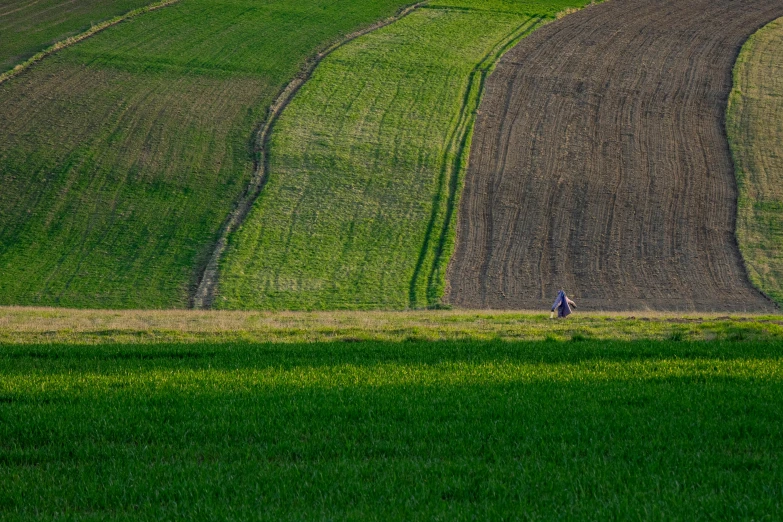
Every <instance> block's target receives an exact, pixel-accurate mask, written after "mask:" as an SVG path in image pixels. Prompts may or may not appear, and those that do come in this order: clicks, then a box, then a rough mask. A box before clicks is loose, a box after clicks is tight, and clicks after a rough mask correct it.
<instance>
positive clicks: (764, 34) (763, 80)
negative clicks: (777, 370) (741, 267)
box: [726, 19, 783, 304]
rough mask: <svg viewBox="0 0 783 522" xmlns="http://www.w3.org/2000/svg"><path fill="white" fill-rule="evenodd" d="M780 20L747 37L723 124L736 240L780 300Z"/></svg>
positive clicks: (758, 280)
mask: <svg viewBox="0 0 783 522" xmlns="http://www.w3.org/2000/svg"><path fill="white" fill-rule="evenodd" d="M781 71H783V19H778V20H777V21H775V22H772V23H771V24H769V25H767V26H766V27H764V28H763V29H761V30H760V31H758V32H757V33H756V34H754V35H753V36H751V37H750V39H748V41H747V42H746V43H745V45H744V46H743V48H742V51H741V52H740V55H739V58H738V59H737V64H736V66H735V69H734V88H733V90H732V93H731V97H730V99H729V109H728V112H727V116H726V128H727V131H728V134H729V141H730V143H731V149H732V153H733V155H734V162H735V165H736V172H737V184H738V187H739V198H738V210H737V240H738V242H739V246H740V250H741V251H742V256H743V258H744V260H745V266H746V267H747V269H748V274H749V276H750V279H751V281H752V282H753V284H754V285H756V287H758V288H759V289H761V290H762V291H764V292H765V293H766V294H767V295H769V296H770V297H771V298H772V299H774V300H775V301H777V302H778V303H779V304H783V75H781Z"/></svg>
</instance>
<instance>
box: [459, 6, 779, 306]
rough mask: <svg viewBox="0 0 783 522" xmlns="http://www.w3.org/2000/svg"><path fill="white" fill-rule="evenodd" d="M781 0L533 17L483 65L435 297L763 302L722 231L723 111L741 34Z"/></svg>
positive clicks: (483, 302) (730, 207) (730, 237)
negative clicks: (540, 24) (454, 224)
mask: <svg viewBox="0 0 783 522" xmlns="http://www.w3.org/2000/svg"><path fill="white" fill-rule="evenodd" d="M782 15H783V0H749V1H744V2H736V1H730V0H687V1H684V0H652V1H650V0H611V1H610V2H607V3H604V4H601V5H597V6H594V7H590V8H588V9H585V10H583V11H581V12H578V13H575V14H572V15H570V16H567V17H565V18H563V19H561V20H559V21H557V22H555V23H552V24H550V25H549V26H547V27H544V28H542V29H540V30H539V31H536V32H535V33H534V34H533V35H531V36H530V37H528V38H526V39H524V40H523V41H522V42H521V43H520V44H519V45H517V46H516V47H515V48H514V49H512V50H511V51H510V52H509V53H507V54H506V55H505V56H504V58H503V59H502V60H501V61H500V63H499V64H498V67H497V69H496V70H495V72H494V74H493V75H492V76H491V77H490V78H489V79H488V82H487V88H486V91H485V96H484V99H483V101H482V104H481V107H480V113H479V115H478V117H477V122H476V127H475V132H474V137H473V144H472V146H471V158H470V164H469V167H468V173H467V175H466V181H465V190H464V193H463V196H462V200H461V203H460V204H461V208H460V216H459V223H458V231H457V234H458V236H457V248H456V251H455V255H454V257H453V258H452V262H451V265H450V267H449V286H450V288H449V290H448V296H447V299H448V301H449V302H451V303H452V304H454V305H458V306H462V307H471V308H476V307H484V308H544V307H548V306H550V305H551V301H552V299H553V298H554V296H555V294H556V291H557V290H558V289H559V288H564V289H565V290H566V291H567V292H569V293H570V295H571V296H572V297H573V298H574V299H575V300H576V302H577V303H578V304H579V305H582V306H581V307H582V308H586V309H603V310H640V309H650V310H698V311H710V310H712V311H719V310H735V311H737V310H745V311H763V310H772V309H773V307H774V305H773V303H772V302H771V301H770V300H768V299H767V298H765V297H764V296H763V295H761V294H760V293H759V292H757V291H756V290H755V289H754V288H753V287H752V286H751V284H750V283H749V281H748V277H747V274H746V271H745V268H744V266H743V263H742V259H741V257H740V253H739V250H738V248H737V242H736V239H735V236H734V229H735V220H736V209H737V189H736V182H735V178H734V168H733V164H732V160H731V156H730V153H729V148H728V144H727V140H726V133H725V127H724V115H725V109H726V102H727V98H728V94H729V91H730V89H731V87H732V66H733V64H734V61H735V59H736V57H737V53H738V52H739V50H740V48H741V46H742V44H743V42H745V40H746V39H747V38H748V37H749V36H750V35H751V34H753V33H754V32H755V31H756V30H757V29H759V28H760V27H761V26H763V25H764V24H766V23H768V22H769V21H771V20H773V19H775V18H777V17H780V16H782Z"/></svg>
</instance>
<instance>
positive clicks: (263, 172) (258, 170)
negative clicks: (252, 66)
mask: <svg viewBox="0 0 783 522" xmlns="http://www.w3.org/2000/svg"><path fill="white" fill-rule="evenodd" d="M423 4H424V2H418V3H415V4H412V5H409V6H408V7H405V8H403V9H401V10H400V11H398V12H397V13H396V14H395V15H394V16H391V17H389V18H386V19H384V20H380V21H378V22H376V23H374V24H372V25H370V26H368V27H365V28H364V29H360V30H358V31H354V32H353V33H350V34H348V35H346V36H345V37H343V38H342V39H340V41H338V42H336V43H334V44H332V45H331V46H329V47H327V48H326V49H324V50H323V51H321V52H319V53H317V54H316V55H315V56H314V57H313V58H312V59H311V60H310V61H309V62H308V63H307V65H306V66H305V67H304V69H303V70H302V72H301V73H300V74H299V75H298V76H297V77H296V78H294V79H293V80H291V82H289V83H288V85H286V86H285V88H283V90H282V91H280V94H278V95H277V97H276V98H275V100H274V101H273V102H272V105H270V106H269V109H268V110H267V117H266V120H265V121H264V123H263V124H262V125H261V126H260V127H259V128H258V130H257V131H255V133H254V134H255V136H256V139H255V140H254V141H255V144H256V150H255V157H256V160H255V165H254V166H253V175H252V177H251V179H250V183H248V186H247V188H246V189H245V192H244V194H243V195H242V197H241V198H240V200H239V201H238V202H237V204H236V206H235V207H234V210H233V211H232V212H231V213H230V214H229V215H228V217H227V218H226V220H225V222H224V223H223V226H222V227H221V229H220V235H219V236H218V240H217V242H216V243H215V248H214V249H213V251H212V255H211V256H210V258H209V261H208V262H207V265H206V266H205V267H204V271H203V273H202V275H201V277H200V278H199V283H198V287H197V288H196V292H195V294H194V295H193V297H192V298H191V308H196V309H209V308H211V307H212V302H213V301H214V299H215V291H216V290H217V282H218V268H219V265H220V259H221V258H222V256H223V252H225V250H226V246H227V245H228V237H229V236H230V235H231V233H232V232H234V231H235V230H236V229H237V228H238V227H239V226H240V225H241V224H242V223H243V222H244V221H245V218H247V215H248V214H249V213H250V209H251V208H252V207H253V203H254V202H255V200H256V199H258V196H259V194H260V193H261V190H262V189H263V188H264V184H265V183H266V180H267V173H268V165H267V160H268V157H267V153H266V152H267V151H266V149H267V143H268V141H269V136H270V134H271V131H272V128H273V127H274V124H275V122H276V121H277V119H278V118H279V117H280V114H281V113H282V111H283V110H284V109H285V108H286V106H287V105H288V104H289V103H290V102H291V100H292V99H293V97H294V95H295V94H296V93H297V91H299V89H300V88H301V87H302V85H304V83H305V82H306V81H307V80H308V79H309V78H310V76H311V75H312V74H313V71H314V70H315V68H316V67H317V66H318V64H319V63H321V61H322V60H323V59H324V58H326V57H327V56H328V55H329V54H330V53H332V52H334V51H335V50H337V49H339V48H340V47H342V46H343V45H345V44H346V43H348V42H350V41H351V40H355V39H356V38H359V37H360V36H364V35H365V34H367V33H370V32H372V31H375V30H376V29H380V28H381V27H385V26H387V25H389V24H391V23H394V22H396V21H397V20H400V19H401V18H403V17H405V16H407V15H409V14H410V13H412V12H413V11H414V10H416V9H418V8H419V7H421V6H422V5H423Z"/></svg>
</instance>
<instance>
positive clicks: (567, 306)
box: [549, 290, 576, 319]
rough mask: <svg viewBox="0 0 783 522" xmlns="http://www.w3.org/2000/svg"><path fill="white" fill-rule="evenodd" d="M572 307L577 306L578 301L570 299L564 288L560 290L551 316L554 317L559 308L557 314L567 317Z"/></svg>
mask: <svg viewBox="0 0 783 522" xmlns="http://www.w3.org/2000/svg"><path fill="white" fill-rule="evenodd" d="M571 308H576V303H575V302H573V301H572V300H570V299H569V298H568V296H567V295H566V294H565V292H564V291H563V290H560V291H559V292H558V293H557V298H556V299H555V303H554V304H553V305H552V314H551V315H550V316H549V317H550V318H552V317H553V316H554V313H555V310H557V316H558V317H562V318H564V319H565V318H566V317H568V315H569V314H570V313H571Z"/></svg>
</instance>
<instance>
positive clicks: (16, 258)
mask: <svg viewBox="0 0 783 522" xmlns="http://www.w3.org/2000/svg"><path fill="white" fill-rule="evenodd" d="M402 4H404V2H403V1H402V0H373V1H361V2H357V1H355V0H341V1H337V2H335V1H332V0H273V1H268V2H263V3H258V2H255V1H253V0H235V1H231V2H216V1H214V0H183V1H182V2H179V3H177V4H175V5H173V6H171V7H166V8H163V9H160V10H158V11H155V12H152V13H147V14H144V15H141V16H138V17H136V18H134V19H133V20H131V21H128V22H124V23H121V24H119V25H117V26H114V27H111V28H109V29H107V30H105V31H103V32H101V33H99V34H97V35H96V36H94V37H92V38H90V39H88V40H85V41H83V42H81V43H79V44H77V45H74V46H72V47H69V48H68V49H65V50H63V51H61V52H58V53H56V54H54V55H52V56H50V57H48V58H46V59H44V60H43V61H41V62H40V63H38V64H36V65H34V66H33V67H31V68H30V69H28V70H27V71H25V72H24V73H23V74H21V75H20V76H17V77H16V78H13V79H11V80H10V81H6V82H4V83H3V84H0V107H2V110H0V186H2V187H3V190H2V191H0V303H3V304H51V305H61V306H78V307H94V308H97V307H112V308H138V307H144V308H164V307H185V306H187V305H188V301H189V297H190V295H191V294H192V293H193V290H194V289H195V285H196V283H197V280H198V277H199V275H200V273H201V269H202V268H203V266H204V265H205V263H206V260H207V259H208V257H209V255H210V253H211V251H212V248H213V245H214V242H215V240H216V238H217V236H218V232H219V230H220V227H221V224H222V223H223V221H224V220H225V219H226V217H227V215H228V214H229V212H230V211H231V209H232V208H233V206H234V203H235V201H236V200H237V198H238V197H239V195H240V194H241V193H242V192H243V191H244V189H245V186H246V184H247V183H248V180H249V179H250V175H251V172H252V171H253V162H254V159H255V152H254V143H253V141H254V134H255V129H256V128H257V127H258V126H259V125H260V124H261V122H262V121H263V120H264V119H265V117H266V110H267V107H268V106H269V104H270V103H271V102H272V100H273V99H274V97H275V96H276V94H277V93H278V92H279V91H280V90H281V89H282V87H283V86H284V85H286V84H287V83H288V82H289V81H290V80H291V79H292V78H293V77H294V76H296V75H297V73H298V72H299V71H300V69H301V67H302V66H303V65H304V64H305V62H306V61H307V59H308V58H309V57H311V56H312V55H314V53H315V52H316V51H317V50H318V49H321V48H323V47H324V46H326V45H327V44H328V43H329V42H332V41H335V40H337V39H339V38H340V37H341V35H343V34H345V33H348V32H350V31H353V30H355V29H356V28H358V27H362V26H367V25H370V24H372V23H373V22H375V21H376V20H378V19H381V18H384V17H387V16H390V15H392V14H394V13H395V12H396V11H397V9H398V8H399V7H400V6H401V5H402Z"/></svg>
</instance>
